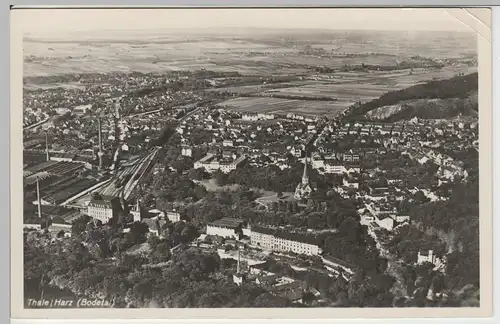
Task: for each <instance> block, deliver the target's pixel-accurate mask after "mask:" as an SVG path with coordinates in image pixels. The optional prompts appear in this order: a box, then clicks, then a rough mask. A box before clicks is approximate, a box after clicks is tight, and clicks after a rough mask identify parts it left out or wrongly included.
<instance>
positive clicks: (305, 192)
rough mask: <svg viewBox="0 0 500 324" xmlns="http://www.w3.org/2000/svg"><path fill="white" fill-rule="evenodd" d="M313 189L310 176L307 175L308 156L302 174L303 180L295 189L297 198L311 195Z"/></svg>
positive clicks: (306, 197) (300, 198)
mask: <svg viewBox="0 0 500 324" xmlns="http://www.w3.org/2000/svg"><path fill="white" fill-rule="evenodd" d="M312 192H313V189H312V187H311V185H310V184H309V176H308V175H307V157H306V158H305V159H304V173H303V174H302V181H301V183H299V184H298V185H297V188H296V189H295V196H294V197H295V199H297V200H303V199H308V198H309V197H311V193H312Z"/></svg>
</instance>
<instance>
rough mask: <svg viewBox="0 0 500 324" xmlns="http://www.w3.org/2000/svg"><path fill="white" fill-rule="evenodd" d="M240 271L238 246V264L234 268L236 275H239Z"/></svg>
mask: <svg viewBox="0 0 500 324" xmlns="http://www.w3.org/2000/svg"><path fill="white" fill-rule="evenodd" d="M240 271H241V266H240V247H239V246H238V264H237V266H236V273H237V274H239V273H240Z"/></svg>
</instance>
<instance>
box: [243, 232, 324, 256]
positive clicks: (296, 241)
mask: <svg viewBox="0 0 500 324" xmlns="http://www.w3.org/2000/svg"><path fill="white" fill-rule="evenodd" d="M250 242H251V244H252V245H254V246H258V247H262V248H264V249H268V250H272V251H277V252H294V253H297V254H307V255H318V254H321V252H322V251H321V249H320V247H319V242H318V241H317V239H316V238H315V237H313V236H309V235H307V234H300V233H290V232H286V231H283V230H280V229H274V228H267V227H260V226H258V227H257V226H256V227H252V232H251V234H250Z"/></svg>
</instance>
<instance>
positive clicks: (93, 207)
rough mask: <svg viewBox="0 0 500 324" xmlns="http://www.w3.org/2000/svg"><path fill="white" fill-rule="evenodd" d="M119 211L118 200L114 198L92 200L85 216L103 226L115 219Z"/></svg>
mask: <svg viewBox="0 0 500 324" xmlns="http://www.w3.org/2000/svg"><path fill="white" fill-rule="evenodd" d="M119 210H120V200H119V199H118V198H116V197H106V198H104V197H103V198H102V199H92V200H91V201H90V202H89V204H88V206H87V214H88V215H89V216H90V217H92V218H94V219H97V220H100V221H101V222H102V223H103V224H106V223H107V222H109V220H111V219H112V218H114V217H116V216H117V214H118V211H119Z"/></svg>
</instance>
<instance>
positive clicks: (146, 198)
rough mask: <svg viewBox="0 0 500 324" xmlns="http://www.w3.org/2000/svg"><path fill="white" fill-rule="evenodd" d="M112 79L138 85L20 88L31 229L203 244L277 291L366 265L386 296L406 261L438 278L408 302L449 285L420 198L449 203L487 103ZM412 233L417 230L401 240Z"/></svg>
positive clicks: (328, 286) (167, 258)
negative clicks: (277, 93) (226, 91)
mask: <svg viewBox="0 0 500 324" xmlns="http://www.w3.org/2000/svg"><path fill="white" fill-rule="evenodd" d="M200 74H201V75H203V73H201V72H200ZM110 78H111V80H107V84H127V85H128V87H123V86H119V85H110V86H107V87H104V86H87V87H85V91H82V90H74V89H69V90H66V89H62V88H57V89H54V90H44V91H34V92H32V91H27V92H25V93H26V95H25V99H24V100H25V106H28V107H31V108H29V109H25V115H24V116H25V117H24V122H25V127H24V129H25V130H24V137H25V138H24V175H23V177H24V188H25V192H24V195H25V204H24V228H25V233H26V235H28V236H27V237H30V235H31V236H32V235H34V233H38V235H48V237H47V240H48V241H42V242H45V243H43V244H49V245H54V244H55V245H58V244H66V243H64V242H65V241H69V242H73V241H74V240H79V241H81V240H83V241H81V242H82V243H83V244H84V246H85V247H86V249H88V251H95V252H93V253H96V255H97V256H98V258H101V259H102V258H104V259H109V260H112V262H115V263H116V262H117V263H118V264H119V263H120V262H124V261H123V260H122V259H120V258H117V257H118V256H121V255H122V254H123V253H124V254H125V255H128V257H132V256H133V257H139V256H142V257H145V259H141V260H143V261H137V262H139V263H141V266H142V267H146V268H160V269H161V268H168V267H169V266H172V263H173V262H174V263H175V255H176V253H181V252H179V251H184V250H186V249H188V250H189V249H193V248H195V249H197V251H199V252H197V253H201V254H206V255H207V256H205V257H206V258H208V256H212V255H215V256H217V258H218V259H219V260H220V261H219V262H221V265H219V266H218V267H225V268H226V269H227V271H226V273H227V272H228V271H229V273H232V274H231V278H232V279H231V281H232V282H233V283H234V284H236V285H240V286H245V285H247V284H249V283H252V284H255V285H256V286H257V287H260V288H259V289H263V291H265V292H266V294H268V295H269V296H270V297H269V296H268V298H271V299H272V298H275V300H274V299H272V300H274V302H275V303H277V305H287V304H288V303H291V305H294V304H301V305H310V306H311V305H312V306H328V305H344V304H346V303H347V304H349V303H350V301H351V298H349V297H348V294H347V287H350V285H353V284H356V283H357V285H360V282H359V276H360V275H361V274H362V273H365V274H368V276H370V277H371V278H377V280H381V279H380V278H382V277H384V276H385V277H386V282H389V283H387V284H385V285H386V286H385V287H384V286H383V285H384V284H380V285H382V287H378V288H377V289H378V290H377V291H378V292H376V293H375V296H376V297H373V298H372V300H371V301H369V300H367V299H366V298H365V299H363V300H360V301H358V303H360V304H366V303H368V304H374V303H380V302H381V301H380V299H379V297H380V296H379V295H377V294H382V293H384V294H387V293H388V289H392V286H393V282H395V281H398V280H401V279H400V278H401V277H403V276H405V275H406V272H407V271H410V270H408V267H410V266H411V267H413V268H412V269H413V270H412V271H417V272H415V273H418V269H420V268H419V267H422V266H425V265H427V264H429V265H431V269H433V271H434V272H435V273H436V274H435V275H433V278H434V279H432V285H431V286H429V285H427V286H426V285H424V286H422V284H421V286H420V287H418V284H417V283H416V282H415V283H414V284H413V286H414V289H413V290H415V289H416V290H415V291H417V292H418V293H417V292H414V291H411V292H407V291H409V288H407V289H402V290H407V291H406V292H402V293H401V295H400V296H399V299H398V300H399V301H398V302H399V303H401V302H402V301H401V300H403V301H404V300H414V299H419V297H417V295H418V294H421V295H422V294H423V295H424V297H423V299H422V298H420V299H419V302H423V301H424V302H426V303H432V302H433V301H435V300H438V299H439V300H443V299H444V300H446V296H445V294H444V292H443V288H441V290H439V289H438V288H437V286H438V283H437V281H436V280H438V279H436V278H441V279H440V280H441V286H442V280H443V276H444V275H446V269H447V262H448V259H449V257H448V254H449V253H450V251H452V250H453V248H452V247H448V251H447V250H445V249H444V246H445V244H443V242H442V240H441V239H438V238H437V237H435V236H430V235H429V234H427V233H426V232H425V231H423V229H422V223H423V222H425V221H424V220H423V219H414V217H415V215H417V214H419V213H420V214H421V213H422V212H421V211H418V212H415V209H416V208H418V205H419V204H422V203H447V201H449V200H450V199H454V198H453V194H452V187H453V186H456V185H457V184H460V183H466V182H468V181H469V180H470V177H474V176H476V175H474V174H470V173H473V172H474V170H473V167H471V165H470V161H468V160H465V161H464V160H463V157H462V156H460V155H457V152H469V153H467V154H469V155H470V154H472V155H474V154H477V150H478V122H477V118H471V117H467V116H464V117H461V118H457V119H455V120H436V119H425V118H424V119H422V118H416V117H415V118H411V119H408V120H403V121H398V122H392V123H388V122H378V121H371V120H363V119H358V120H356V118H353V113H352V111H354V110H356V107H357V106H356V105H354V106H353V107H352V108H348V109H346V110H344V111H343V112H342V113H341V114H339V115H338V116H336V117H334V118H329V117H327V116H317V115H308V114H297V113H269V112H266V113H251V112H247V113H241V112H238V111H234V110H232V109H231V107H226V106H225V105H224V99H225V98H224V97H223V96H222V97H221V96H220V95H218V96H214V95H213V94H212V93H210V92H207V91H204V90H205V88H206V87H207V84H210V83H209V82H206V81H207V80H206V79H204V78H203V77H202V78H200V75H197V74H191V75H188V76H183V75H182V74H180V75H177V76H172V77H171V78H169V79H167V82H166V83H165V80H163V81H162V80H161V78H160V77H159V76H151V78H149V77H146V76H140V77H137V76H134V75H132V76H130V77H129V78H126V77H125V76H122V75H120V76H110ZM223 78H224V77H219V78H218V80H221V79H223ZM181 81H182V82H183V83H184V85H179V83H180V82H181ZM80 82H81V81H80ZM145 83H146V84H147V86H146V87H144V86H143V85H144V84H145ZM165 84H176V86H175V87H166V88H163V87H164V85H165ZM193 84H196V85H197V86H196V87H198V89H197V90H192V89H193V87H192V85H193ZM187 85H188V86H187ZM186 86H187V87H189V89H190V91H184V90H183V87H186ZM155 87H156V88H155ZM157 87H160V88H161V91H158V90H157ZM144 88H146V89H149V90H143V89H144ZM155 89H156V90H155ZM139 92H142V93H140V94H138V93H139ZM117 93H119V96H115V95H116V94H117ZM63 98H64V99H63ZM66 98H68V99H66ZM83 98H85V99H83ZM59 106H66V107H72V108H65V109H62V108H55V109H54V108H52V107H59ZM471 168H472V169H471ZM475 172H477V170H476V171H475ZM409 232H418V233H419V234H418V235H421V236H422V237H421V238H420V239H419V241H415V242H412V243H413V244H414V245H413V246H412V247H411V248H410V249H409V250H407V251H400V250H399V249H400V248H401V247H399V246H397V245H398V244H399V242H400V241H401V240H402V239H403V238H404V236H405V235H408V233H409ZM40 233H45V234H40ZM426 236H429V237H428V240H424V239H423V237H426ZM424 241H425V242H424ZM160 247H161V248H160ZM391 250H397V251H396V252H394V251H391ZM90 253H91V254H93V253H92V252H90ZM364 259H372V260H375V261H373V262H372V264H371V265H367V264H366V261H365V262H364V261H363V260H364ZM113 260H114V261H113ZM376 260H379V261H376ZM223 261H224V262H225V263H222V262H223ZM231 261H233V262H234V263H231ZM214 262H215V261H214ZM227 262H229V263H227ZM363 262H364V263H365V264H363ZM381 263H382V264H385V265H383V266H382V265H380V264H381ZM117 266H118V265H117ZM360 269H362V270H360ZM381 269H382V270H381ZM211 271H218V270H216V269H215V268H214V269H212V270H211ZM389 276H392V279H391V278H389ZM394 277H395V278H396V279H394ZM59 280H61V279H59ZM373 280H375V279H373ZM353 282H354V283H353ZM400 285H401V283H400ZM332 287H335V288H332ZM425 287H426V288H425ZM81 289H83V288H81ZM81 289H80V288H75V289H74V291H80V290H81ZM87 289H89V288H87ZM360 289H361V288H360ZM419 289H420V290H419ZM391 292H392V290H391ZM136 302H137V301H136ZM123 303H125V304H128V305H130V304H131V303H133V302H132V301H130V300H129V301H125V300H124V301H123ZM382 303H385V304H384V305H390V304H392V303H394V301H393V299H391V298H389V299H388V300H386V301H382Z"/></svg>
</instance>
